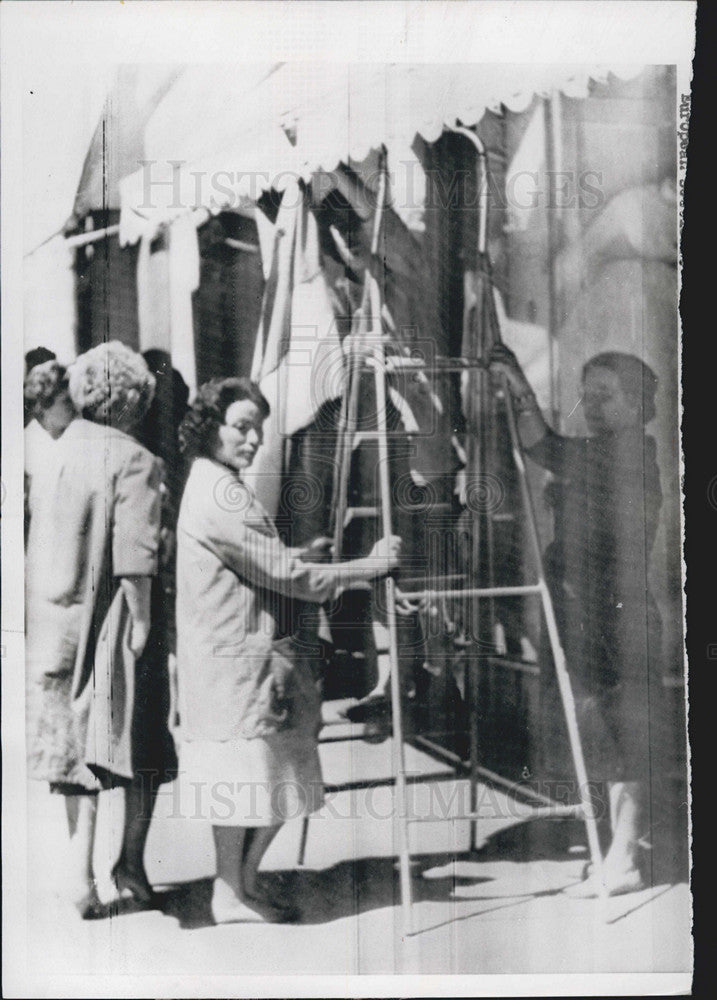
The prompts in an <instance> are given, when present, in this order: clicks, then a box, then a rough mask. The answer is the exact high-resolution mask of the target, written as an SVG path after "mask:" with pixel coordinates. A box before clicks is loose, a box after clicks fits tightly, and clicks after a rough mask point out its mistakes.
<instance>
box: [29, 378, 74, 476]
mask: <svg viewBox="0 0 717 1000" xmlns="http://www.w3.org/2000/svg"><path fill="white" fill-rule="evenodd" d="M24 396H25V415H26V417H27V418H28V423H27V424H26V426H25V472H26V473H27V475H28V476H30V477H32V475H33V473H34V472H36V471H41V470H42V469H43V468H44V466H45V463H46V461H47V456H48V454H49V453H50V451H51V449H52V442H53V441H57V439H58V438H59V437H61V436H62V434H63V433H64V432H65V430H66V429H67V427H68V426H69V424H70V423H71V422H72V420H74V418H75V417H76V416H77V414H76V413H75V408H74V406H73V405H72V400H71V399H70V393H69V387H68V382H67V370H66V369H65V368H64V367H63V366H62V365H61V364H59V363H58V362H57V361H54V360H52V359H50V360H49V361H45V362H43V363H42V364H38V365H35V366H34V367H32V368H31V369H30V370H29V371H28V373H27V376H26V378H25V386H24Z"/></svg>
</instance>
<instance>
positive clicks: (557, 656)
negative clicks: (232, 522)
mask: <svg viewBox="0 0 717 1000" xmlns="http://www.w3.org/2000/svg"><path fill="white" fill-rule="evenodd" d="M455 131H456V132H458V133H460V134H462V135H464V136H465V137H466V138H467V139H468V140H469V141H470V142H471V143H472V144H473V146H474V147H475V149H476V152H477V156H478V170H477V175H478V191H479V225H478V258H477V259H478V265H479V266H478V276H479V281H480V287H479V296H478V299H479V302H478V310H477V319H478V336H477V338H475V339H476V340H477V341H478V342H477V343H473V344H470V343H469V344H466V343H465V338H464V344H463V354H464V355H466V356H463V357H460V358H439V359H434V362H433V363H432V364H431V365H427V364H426V363H425V361H423V360H421V359H420V358H419V359H416V358H413V357H405V356H402V355H401V354H400V353H390V352H389V351H387V346H388V345H387V338H386V337H385V336H384V333H383V322H382V315H383V309H382V302H381V296H380V289H379V283H378V281H377V280H376V278H375V275H374V273H373V272H372V270H371V267H369V268H368V269H367V274H366V281H365V286H364V296H363V301H362V305H361V309H360V311H359V313H360V314H359V316H358V322H357V323H356V325H355V326H354V330H355V332H354V333H353V334H352V343H351V346H350V348H349V352H348V357H347V363H346V371H347V382H346V384H345V397H344V401H343V403H344V405H343V411H342V423H341V427H340V435H339V447H340V448H343V452H344V459H345V460H344V461H342V462H340V463H339V465H338V471H337V477H336V481H335V490H337V491H338V494H337V495H338V498H339V507H338V511H339V515H338V518H337V521H336V528H335V543H336V545H335V551H336V552H338V553H340V548H341V536H342V533H343V528H344V526H345V524H346V522H347V518H350V517H351V516H353V514H354V513H355V512H354V511H352V510H351V509H350V508H349V507H348V503H347V499H346V498H347V490H348V468H349V461H348V458H349V457H350V454H351V452H352V450H353V448H354V446H355V438H356V406H357V393H358V380H359V377H360V375H361V373H362V372H364V371H365V369H366V367H368V368H370V369H371V370H372V372H373V382H374V388H375V402H376V416H375V431H371V432H368V434H367V433H366V432H361V431H359V432H358V436H359V437H362V438H365V437H367V436H368V437H370V438H372V439H374V440H375V441H376V442H377V446H378V455H377V462H378V468H377V473H378V492H379V504H378V507H377V508H376V509H372V510H370V511H369V510H365V511H359V512H358V513H359V514H362V515H363V516H377V517H379V518H380V524H381V528H382V533H383V534H384V535H390V534H391V533H392V525H393V512H392V507H391V498H392V490H391V481H390V470H389V449H388V435H389V428H388V426H387V402H388V388H387V381H388V378H389V376H391V375H395V374H396V373H400V372H401V371H405V370H406V369H407V368H408V369H410V368H418V369H419V370H421V371H423V372H424V373H429V372H430V371H431V370H433V371H434V372H435V371H438V372H441V373H451V372H460V373H463V374H464V376H465V377H466V379H467V383H468V384H467V392H466V394H465V395H466V398H467V412H466V421H467V442H468V448H467V472H468V475H470V476H473V477H479V476H480V475H481V473H482V472H484V466H485V462H486V456H487V453H488V449H487V445H486V435H487V433H488V432H489V431H490V427H489V424H490V420H491V418H492V417H493V416H494V414H495V406H496V402H497V404H498V405H500V406H501V407H502V410H503V412H504V414H505V418H506V423H507V428H508V434H509V446H510V452H511V455H512V459H513V462H514V466H515V472H516V475H517V482H518V487H519V494H520V498H521V501H522V506H523V510H524V514H525V521H526V526H527V535H528V543H529V548H530V554H531V556H532V562H533V565H534V569H535V576H536V580H535V582H534V583H529V584H520V585H515V586H495V585H493V581H492V579H491V577H490V567H486V566H485V565H484V557H483V553H484V549H485V546H484V541H483V539H482V537H481V532H483V533H485V525H484V524H480V523H476V524H475V525H474V532H473V545H474V556H475V558H474V559H473V560H472V565H473V567H474V572H473V574H472V577H473V578H472V579H469V580H467V581H466V582H467V583H468V586H463V587H456V579H455V577H452V578H441V577H437V578H435V579H432V580H431V581H430V585H429V586H425V587H422V588H421V589H413V588H412V587H411V589H406V590H403V589H402V590H399V588H398V585H397V581H396V579H395V578H394V576H393V575H389V576H388V577H387V578H386V579H385V581H384V583H383V586H384V588H385V616H386V622H385V625H386V630H387V634H388V656H389V664H390V701H391V711H392V720H393V737H392V771H393V775H394V779H395V797H396V800H395V801H396V810H395V820H394V822H395V823H396V825H397V843H398V854H399V873H400V889H401V907H402V926H403V932H404V934H405V935H411V934H413V933H414V927H413V908H412V904H413V886H412V883H411V854H410V845H409V827H410V824H412V823H418V822H434V823H435V822H436V817H435V816H431V817H425V818H422V817H420V818H419V817H411V816H409V810H408V797H407V771H406V755H405V742H404V725H403V718H402V701H401V680H400V674H399V653H400V650H399V630H398V621H397V610H396V607H397V602H398V600H400V599H403V598H408V599H410V600H411V601H414V602H421V601H423V602H435V601H446V600H448V601H450V600H458V601H464V602H468V606H469V608H470V614H471V619H472V622H471V631H472V634H473V636H478V635H480V634H481V631H483V632H484V631H485V624H484V620H483V619H482V618H481V615H482V613H483V607H484V603H485V602H486V601H490V602H491V603H492V602H493V601H494V600H497V599H500V598H506V597H527V596H535V597H537V598H539V599H540V605H541V609H542V615H543V619H544V624H545V628H546V632H547V635H548V638H549V640H550V646H551V649H552V654H553V662H554V666H555V671H556V678H557V682H558V687H559V692H560V696H561V700H562V705H563V711H564V714H565V721H566V724H567V731H568V737H569V742H570V750H571V754H572V759H573V764H574V769H575V776H576V779H577V784H578V792H579V797H580V801H579V804H577V805H575V806H562V805H557V804H555V803H552V802H551V801H550V800H549V799H547V798H545V797H544V796H538V795H534V796H533V798H534V800H538V801H539V805H538V806H537V807H535V808H533V809H531V812H530V817H529V818H533V817H535V818H538V817H541V818H542V817H545V816H567V815H580V816H582V818H583V819H584V822H585V827H586V833H587V839H588V846H589V851H590V856H591V860H592V863H593V866H594V869H595V871H596V873H597V874H598V879H597V881H598V885H601V884H602V879H601V878H600V877H599V875H600V873H601V870H602V856H601V851H600V844H599V838H598V829H597V822H596V818H595V815H594V812H593V808H592V801H591V799H590V794H589V790H588V789H589V785H588V778H587V772H586V767H585V760H584V756H583V750H582V744H581V740H580V734H579V730H578V722H577V716H576V709H575V701H574V698H573V693H572V687H571V683H570V678H569V674H568V670H567V664H566V660H565V654H564V652H563V649H562V645H561V641H560V637H559V633H558V627H557V622H556V618H555V612H554V608H553V603H552V599H551V595H550V592H549V589H548V586H547V582H546V579H545V573H544V568H543V562H542V552H541V545H540V539H539V535H538V530H537V525H536V519H535V513H534V508H533V502H532V496H531V491H530V484H529V482H528V478H527V471H526V466H525V461H524V458H523V453H522V448H521V444H520V438H519V435H518V428H517V420H516V415H515V412H514V409H513V405H512V400H511V397H510V394H509V392H508V390H507V388H506V387H505V385H503V386H500V387H498V388H496V387H495V386H494V383H493V382H492V381H491V379H492V377H491V375H490V374H489V371H488V364H487V358H488V355H489V353H490V349H491V347H492V346H493V345H494V344H497V343H500V342H501V336H500V329H499V325H498V318H497V313H496V309H495V301H494V297H493V289H492V285H491V281H490V267H489V262H488V258H487V253H486V234H487V224H486V220H487V207H488V206H487V191H488V188H487V184H486V154H485V149H484V147H483V146H482V144H481V142H480V140H479V139H478V137H477V136H476V134H475V133H474V132H472V131H470V130H468V129H463V128H456V129H455ZM381 178H382V180H381V190H380V197H379V201H378V207H377V210H376V216H375V219H374V238H373V240H372V248H371V249H372V261H375V260H376V258H377V251H378V239H379V232H380V224H381V218H380V217H381V213H382V210H383V203H384V200H385V184H386V181H385V163H384V169H383V170H382V173H381ZM467 680H468V684H467V692H468V697H469V698H472V699H475V695H476V691H477V684H478V665H477V656H476V655H474V656H471V657H470V658H469V671H468V678H467ZM475 719H476V715H475V713H473V712H471V720H472V723H474V722H475ZM469 735H470V769H469V779H470V803H471V807H470V810H469V811H467V812H464V813H462V814H461V815H451V816H450V817H446V818H447V819H448V818H450V820H451V821H452V822H453V821H455V820H468V821H470V824H471V846H473V845H474V843H475V829H476V825H477V822H478V820H479V819H480V818H481V817H480V814H479V812H478V811H477V808H476V803H477V784H478V776H479V774H480V773H481V771H483V773H484V774H488V775H489V776H492V775H491V773H490V772H486V771H485V770H484V769H481V768H480V766H479V763H478V744H477V733H476V732H475V725H474V724H472V725H471V732H470V734H469ZM429 780H430V779H429ZM305 836H306V821H305V824H304V831H303V836H302V852H303V844H304V842H305Z"/></svg>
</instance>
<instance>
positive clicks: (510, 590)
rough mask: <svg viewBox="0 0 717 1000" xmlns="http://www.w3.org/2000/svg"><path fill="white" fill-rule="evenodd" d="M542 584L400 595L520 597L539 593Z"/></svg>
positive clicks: (417, 596) (408, 591)
mask: <svg viewBox="0 0 717 1000" xmlns="http://www.w3.org/2000/svg"><path fill="white" fill-rule="evenodd" d="M542 590H543V588H542V586H541V585H540V584H539V583H534V584H530V585H528V586H525V587H470V588H466V589H465V590H403V588H401V596H402V597H408V598H411V599H412V600H422V599H427V600H429V601H430V600H433V599H434V598H438V597H451V598H455V599H456V600H460V598H461V597H520V596H521V595H525V594H540V593H542Z"/></svg>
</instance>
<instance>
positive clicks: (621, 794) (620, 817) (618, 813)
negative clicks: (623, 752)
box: [605, 781, 645, 877]
mask: <svg viewBox="0 0 717 1000" xmlns="http://www.w3.org/2000/svg"><path fill="white" fill-rule="evenodd" d="M608 792H609V795H610V814H611V819H612V843H611V844H610V849H609V851H608V852H607V855H606V857H605V868H606V870H607V871H608V873H610V874H613V875H614V876H615V877H619V876H620V875H623V874H628V873H632V872H634V871H635V870H636V869H637V867H638V854H639V849H640V837H641V836H642V835H643V834H644V832H645V831H644V830H643V829H642V825H643V815H644V809H643V803H642V786H641V785H640V782H639V781H615V782H611V783H610V785H609V786H608Z"/></svg>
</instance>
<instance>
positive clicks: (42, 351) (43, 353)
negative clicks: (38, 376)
mask: <svg viewBox="0 0 717 1000" xmlns="http://www.w3.org/2000/svg"><path fill="white" fill-rule="evenodd" d="M56 360H57V355H56V354H55V352H54V351H50V350H49V349H48V348H47V347H33V349H32V350H31V351H28V352H27V354H26V355H25V374H26V375H28V374H29V373H30V372H31V371H32V369H33V368H34V367H35V365H44V363H45V362H46V361H56Z"/></svg>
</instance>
